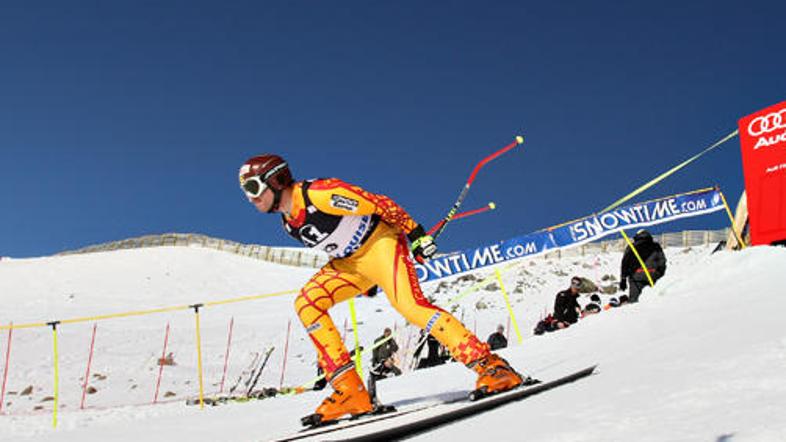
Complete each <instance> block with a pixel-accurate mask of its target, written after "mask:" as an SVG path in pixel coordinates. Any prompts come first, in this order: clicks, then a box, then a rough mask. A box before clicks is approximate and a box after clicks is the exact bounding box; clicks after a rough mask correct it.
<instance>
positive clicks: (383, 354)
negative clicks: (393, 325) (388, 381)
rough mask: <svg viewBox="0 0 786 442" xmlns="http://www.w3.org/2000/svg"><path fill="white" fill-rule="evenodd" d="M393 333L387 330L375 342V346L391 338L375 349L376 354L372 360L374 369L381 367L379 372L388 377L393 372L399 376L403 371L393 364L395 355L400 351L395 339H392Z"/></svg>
mask: <svg viewBox="0 0 786 442" xmlns="http://www.w3.org/2000/svg"><path fill="white" fill-rule="evenodd" d="M392 333H393V332H392V331H391V330H390V329H389V328H386V329H385V333H384V334H383V335H382V336H380V337H378V338H377V339H376V340H374V344H376V343H378V342H380V341H382V340H384V339H388V338H389V339H388V340H387V342H385V343H384V344H382V345H380V346H378V347H377V348H375V349H374V353H373V356H372V358H371V364H372V366H373V367H374V368H376V367H377V366H379V370H377V371H378V372H380V373H381V374H385V375H387V374H388V373H391V372H392V373H393V374H395V375H396V376H398V375H400V374H401V370H399V369H398V367H396V366H395V364H394V363H393V355H395V354H396V352H397V351H398V344H396V340H395V339H393V338H392V337H390V335H391V334H392Z"/></svg>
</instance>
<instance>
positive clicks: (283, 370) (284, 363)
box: [278, 319, 292, 390]
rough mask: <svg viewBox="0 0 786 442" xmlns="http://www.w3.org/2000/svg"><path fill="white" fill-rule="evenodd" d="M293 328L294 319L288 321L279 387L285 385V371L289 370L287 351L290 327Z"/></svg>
mask: <svg viewBox="0 0 786 442" xmlns="http://www.w3.org/2000/svg"><path fill="white" fill-rule="evenodd" d="M290 328H292V319H290V320H289V322H287V338H286V340H285V341H284V362H283V363H282V364H281V381H279V383H278V389H279V390H281V387H283V386H284V373H286V370H287V352H288V351H289V329H290Z"/></svg>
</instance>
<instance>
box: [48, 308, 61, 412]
mask: <svg viewBox="0 0 786 442" xmlns="http://www.w3.org/2000/svg"><path fill="white" fill-rule="evenodd" d="M57 324H60V321H53V322H50V323H48V325H50V326H52V350H53V353H54V366H55V394H54V397H55V402H54V407H53V409H52V428H57V407H58V403H59V399H60V371H59V370H60V367H59V364H58V363H57Z"/></svg>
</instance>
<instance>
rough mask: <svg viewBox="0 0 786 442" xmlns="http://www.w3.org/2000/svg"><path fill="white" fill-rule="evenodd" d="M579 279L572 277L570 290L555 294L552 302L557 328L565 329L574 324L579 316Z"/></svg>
mask: <svg viewBox="0 0 786 442" xmlns="http://www.w3.org/2000/svg"><path fill="white" fill-rule="evenodd" d="M581 282H582V281H581V278H579V277H578V276H574V277H573V278H572V279H571V280H570V288H568V289H567V290H563V291H561V292H559V293H557V297H556V299H555V300H554V319H555V320H556V321H557V328H567V327H570V325H571V324H575V323H576V321H578V320H579V315H581V306H580V305H579V303H578V301H577V300H578V299H579V288H580V287H581Z"/></svg>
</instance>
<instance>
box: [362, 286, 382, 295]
mask: <svg viewBox="0 0 786 442" xmlns="http://www.w3.org/2000/svg"><path fill="white" fill-rule="evenodd" d="M377 292H379V286H376V285H375V286H374V287H371V288H370V289H368V290H366V293H364V295H366V296H368V297H369V298H373V297H374V296H377Z"/></svg>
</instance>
